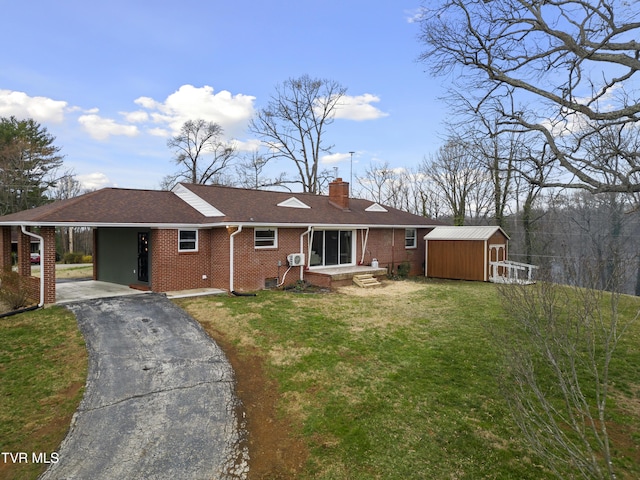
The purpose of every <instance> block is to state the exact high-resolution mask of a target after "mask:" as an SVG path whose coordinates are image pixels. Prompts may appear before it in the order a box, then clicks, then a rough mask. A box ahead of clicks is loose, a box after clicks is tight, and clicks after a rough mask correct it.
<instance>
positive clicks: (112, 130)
mask: <svg viewBox="0 0 640 480" xmlns="http://www.w3.org/2000/svg"><path fill="white" fill-rule="evenodd" d="M78 122H79V123H80V125H82V127H83V128H84V129H85V130H86V131H87V132H88V133H89V135H91V136H92V137H93V138H95V139H96V140H106V139H108V138H109V137H110V136H112V135H125V136H127V137H135V136H136V135H138V134H139V133H140V131H139V130H138V127H136V126H135V125H124V124H121V123H116V121H115V120H113V119H111V118H103V117H101V116H99V115H96V114H89V115H81V116H80V117H79V118H78Z"/></svg>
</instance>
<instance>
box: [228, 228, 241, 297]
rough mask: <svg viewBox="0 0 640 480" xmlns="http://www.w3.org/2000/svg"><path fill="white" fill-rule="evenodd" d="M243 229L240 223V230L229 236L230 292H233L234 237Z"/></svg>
mask: <svg viewBox="0 0 640 480" xmlns="http://www.w3.org/2000/svg"><path fill="white" fill-rule="evenodd" d="M241 231H242V225H238V230H236V231H235V232H233V233H232V234H231V235H230V236H229V292H233V291H234V288H233V256H234V255H233V253H234V251H233V237H235V236H236V235H237V234H239V233H240V232H241Z"/></svg>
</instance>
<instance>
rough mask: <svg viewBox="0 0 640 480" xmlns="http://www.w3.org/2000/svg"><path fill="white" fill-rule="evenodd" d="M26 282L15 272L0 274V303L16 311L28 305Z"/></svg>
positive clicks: (7, 271) (6, 271)
mask: <svg viewBox="0 0 640 480" xmlns="http://www.w3.org/2000/svg"><path fill="white" fill-rule="evenodd" d="M28 292H29V291H28V289H27V286H26V281H25V279H24V278H22V277H21V276H20V275H18V273H17V272H13V271H11V270H5V271H4V272H2V273H0V303H4V304H5V305H6V306H7V307H9V309H11V310H17V309H19V308H22V307H26V306H27V304H28V303H29V293H28Z"/></svg>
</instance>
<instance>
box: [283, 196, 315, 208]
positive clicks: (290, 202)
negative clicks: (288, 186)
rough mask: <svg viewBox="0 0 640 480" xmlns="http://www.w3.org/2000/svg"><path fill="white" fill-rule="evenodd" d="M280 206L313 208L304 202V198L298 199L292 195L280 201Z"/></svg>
mask: <svg viewBox="0 0 640 480" xmlns="http://www.w3.org/2000/svg"><path fill="white" fill-rule="evenodd" d="M278 207H287V208H311V207H310V206H309V205H307V204H306V203H304V202H303V201H302V200H299V199H297V198H296V197H290V198H287V199H286V200H284V201H282V202H280V203H279V204H278Z"/></svg>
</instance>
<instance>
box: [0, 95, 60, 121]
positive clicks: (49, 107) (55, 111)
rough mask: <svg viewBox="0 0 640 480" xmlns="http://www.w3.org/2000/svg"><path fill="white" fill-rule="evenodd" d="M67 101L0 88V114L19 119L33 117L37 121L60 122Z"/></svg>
mask: <svg viewBox="0 0 640 480" xmlns="http://www.w3.org/2000/svg"><path fill="white" fill-rule="evenodd" d="M66 108H67V102H64V101H62V100H53V99H51V98H47V97H30V96H29V95H27V94H26V93H24V92H16V91H13V90H1V89H0V116H3V117H10V116H12V115H13V116H15V117H17V118H19V119H25V118H33V119H34V120H35V121H37V122H52V123H61V122H62V121H63V120H64V114H65V110H66Z"/></svg>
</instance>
